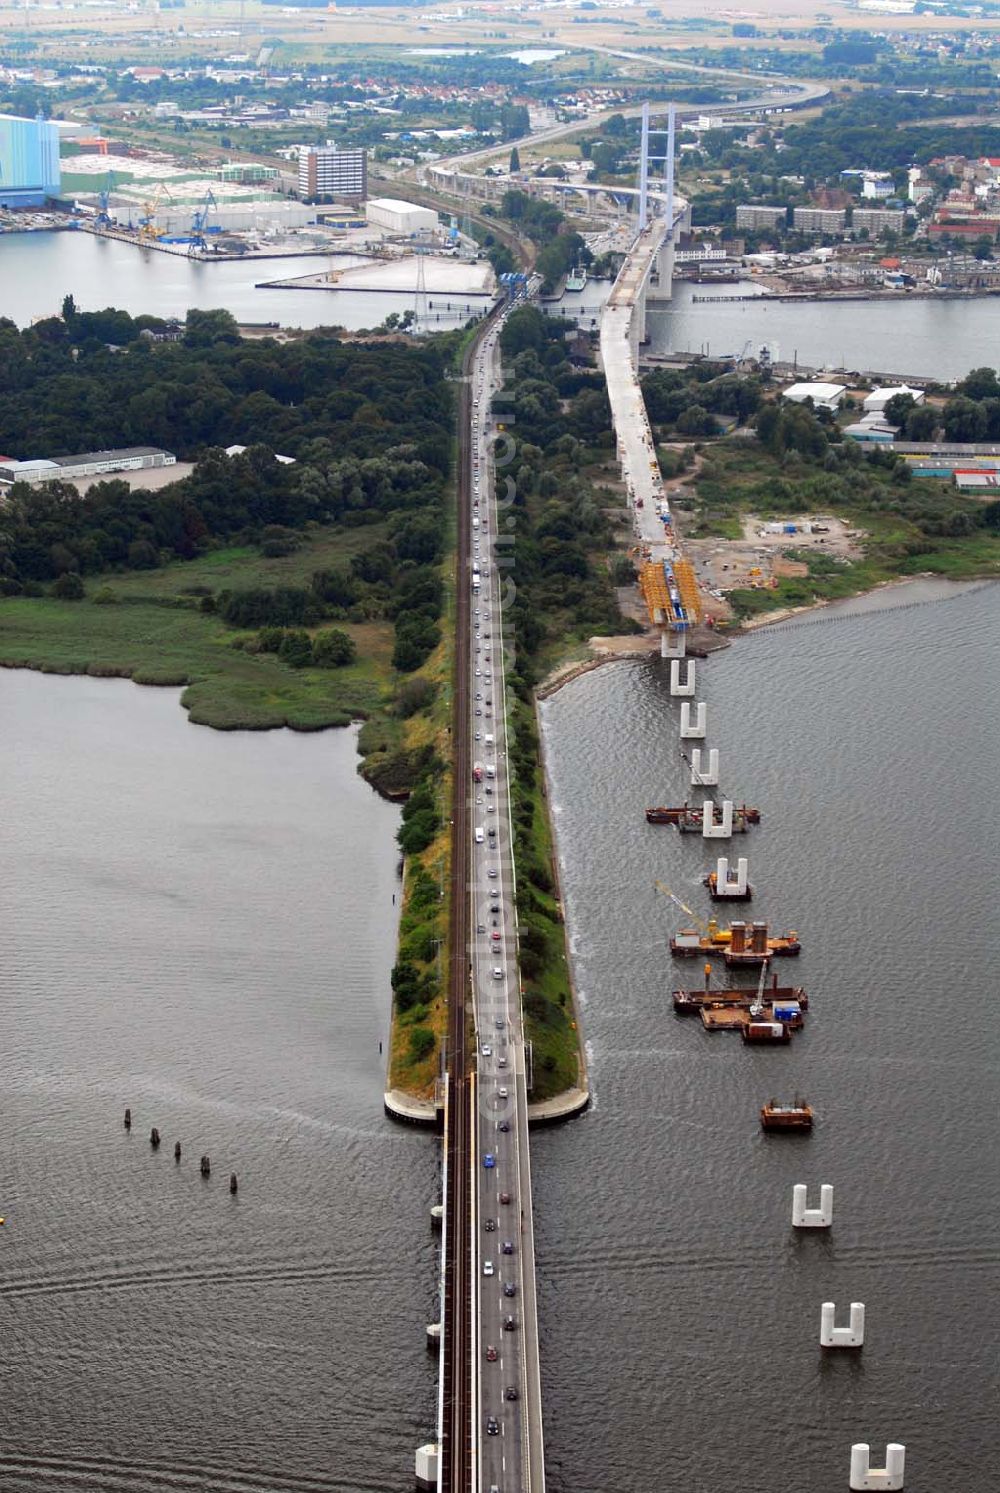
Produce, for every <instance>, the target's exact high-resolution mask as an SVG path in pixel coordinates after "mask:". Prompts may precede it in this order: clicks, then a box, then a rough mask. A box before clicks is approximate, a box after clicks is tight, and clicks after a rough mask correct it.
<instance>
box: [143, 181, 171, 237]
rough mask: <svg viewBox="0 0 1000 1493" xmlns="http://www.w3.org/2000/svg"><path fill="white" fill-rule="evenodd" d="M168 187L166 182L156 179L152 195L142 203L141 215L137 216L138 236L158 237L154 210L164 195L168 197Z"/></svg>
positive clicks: (169, 193)
mask: <svg viewBox="0 0 1000 1493" xmlns="http://www.w3.org/2000/svg"><path fill="white" fill-rule="evenodd" d="M170 196H171V192H170V188H169V187H168V186H167V184H166V182H162V181H158V182H157V183H156V188H155V190H154V192H153V195H152V196H151V197H149V198H147V199H146V201H145V202H144V203H143V204H142V215H141V216H140V218H139V237H140V238H159V236H160V235H159V234H158V233H157V231H156V210H157V208H158V207H159V205H160V203H161V202H162V200H163V198H164V197H170Z"/></svg>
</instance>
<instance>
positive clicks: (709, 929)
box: [654, 881, 720, 938]
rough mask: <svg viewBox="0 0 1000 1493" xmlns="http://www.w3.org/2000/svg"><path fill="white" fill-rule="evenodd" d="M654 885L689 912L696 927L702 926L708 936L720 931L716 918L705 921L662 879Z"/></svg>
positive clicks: (702, 930) (681, 908)
mask: <svg viewBox="0 0 1000 1493" xmlns="http://www.w3.org/2000/svg"><path fill="white" fill-rule="evenodd" d="M654 885H655V887H656V890H657V891H658V892H662V893H663V895H664V896H665V897H669V898H670V900H671V902H673V903H674V904H675V905H676V906H677V907H679V908H680V910H681V912H686V913H687V915H688V917H689V918H690V919H691V921H692V922H693V923H694V925H695V927H696V928H700V930H701V932H702V933H703V934H704V935H705V937H706V938H714V937H715V936H716V934H718V933H719V931H720V930H719V924H718V922H717V920H716V919H715V918H710V919H709V920H708V922H707V923H706V922H704V921H703V919H702V918H700V917H699V916H698V914H697V913H696V912H693V911H692V909H691V908H690V907H688V905H687V903H686V902H682V901H681V899H680V897H678V896H677V895H676V894H675V893H674V892H672V891H671V890H670V888H669V887H668V886H664V884H663V882H662V881H657V882H655V883H654Z"/></svg>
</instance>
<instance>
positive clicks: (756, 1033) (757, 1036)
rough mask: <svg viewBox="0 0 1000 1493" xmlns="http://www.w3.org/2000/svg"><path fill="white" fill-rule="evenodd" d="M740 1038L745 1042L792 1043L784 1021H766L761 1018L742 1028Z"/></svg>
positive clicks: (753, 1019)
mask: <svg viewBox="0 0 1000 1493" xmlns="http://www.w3.org/2000/svg"><path fill="white" fill-rule="evenodd" d="M740 1036H741V1037H742V1038H743V1040H744V1042H790V1041H791V1038H792V1034H791V1032H790V1031H789V1030H788V1027H787V1025H786V1024H785V1023H784V1022H783V1021H764V1020H762V1019H761V1017H759V1016H757V1017H751V1019H750V1020H749V1021H748V1022H747V1023H746V1025H745V1026H742V1027H741V1028H740Z"/></svg>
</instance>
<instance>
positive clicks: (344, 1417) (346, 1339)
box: [0, 670, 438, 1493]
mask: <svg viewBox="0 0 1000 1493" xmlns="http://www.w3.org/2000/svg"><path fill="white" fill-rule="evenodd" d="M0 720H2V723H3V727H2V731H0V784H2V801H3V835H2V839H0V928H2V929H3V957H2V959H0V1033H2V1037H0V1213H2V1214H5V1215H6V1220H7V1221H6V1225H5V1227H4V1228H2V1229H0V1344H2V1351H0V1484H2V1486H3V1487H4V1488H5V1489H8V1488H10V1489H24V1490H30V1493H56V1490H63V1489H66V1488H75V1489H79V1490H81V1493H94V1490H102V1493H103V1490H108V1493H162V1490H164V1489H173V1490H179V1489H191V1490H192V1493H195V1490H209V1493H250V1490H253V1489H257V1490H266V1493H282V1490H289V1493H296V1490H301V1493H311V1490H319V1489H336V1490H344V1493H356V1490H364V1493H368V1490H371V1493H385V1490H387V1489H407V1488H409V1487H410V1486H411V1479H412V1467H413V1451H414V1448H415V1447H416V1446H417V1445H419V1444H420V1442H421V1441H422V1440H424V1439H425V1438H426V1435H427V1432H428V1431H429V1430H430V1429H432V1428H433V1425H434V1417H435V1406H436V1380H435V1377H434V1364H433V1361H432V1360H431V1358H430V1356H429V1355H428V1353H427V1351H426V1348H425V1336H424V1332H425V1324H426V1323H427V1322H428V1321H432V1320H434V1317H435V1315H436V1313H435V1268H436V1258H437V1256H436V1244H435V1240H434V1236H433V1234H432V1231H431V1229H430V1227H429V1219H428V1208H429V1206H430V1204H431V1203H432V1202H433V1201H435V1198H436V1194H437V1191H438V1171H437V1143H436V1141H435V1140H434V1139H433V1138H432V1137H429V1136H424V1135H419V1134H416V1133H411V1132H408V1131H403V1130H400V1129H399V1128H398V1127H396V1126H394V1125H392V1124H390V1122H389V1121H388V1120H386V1119H385V1117H384V1115H383V1113H382V1088H383V1085H382V1062H381V1059H380V1057H379V1054H378V1043H379V1039H380V1038H381V1037H383V1035H384V1030H385V1025H386V1020H387V1016H388V973H389V968H390V966H391V964H392V960H393V945H394V929H395V912H394V909H393V903H392V898H393V894H394V892H395V891H396V890H397V882H396V876H395V861H396V851H395V847H394V843H393V836H394V831H395V828H396V825H397V823H398V813H397V810H396V809H394V808H393V807H392V806H390V805H388V804H386V803H384V802H382V801H381V800H380V799H378V798H377V797H376V796H375V795H374V794H373V793H372V792H371V790H370V789H369V788H368V787H367V786H366V785H365V784H364V783H363V782H362V781H361V779H360V778H359V777H358V776H357V773H356V764H357V756H356V751H355V741H354V733H353V732H351V731H336V732H329V733H326V734H324V735H315V736H302V735H293V734H291V733H288V732H273V733H269V734H233V735H228V734H218V733H215V732H212V731H206V730H200V729H197V728H195V727H192V726H191V725H190V724H189V723H188V721H187V717H186V716H185V714H184V712H183V711H182V710H181V709H180V707H179V705H178V703H177V692H176V691H173V690H171V691H157V690H141V689H138V688H136V687H135V686H134V685H132V684H130V683H128V682H122V681H114V682H112V681H107V680H90V679H54V678H51V677H47V676H43V675H40V674H30V673H11V672H8V671H6V670H4V671H0ZM126 1105H130V1106H131V1108H132V1114H133V1119H134V1128H133V1130H132V1132H131V1134H126V1132H125V1131H124V1129H123V1127H122V1115H123V1112H124V1108H125V1106H126ZM154 1124H155V1125H157V1126H158V1127H159V1129H160V1131H161V1134H162V1136H163V1145H162V1148H161V1149H160V1151H159V1152H158V1153H156V1154H154V1153H153V1152H152V1151H151V1149H150V1145H149V1141H148V1136H149V1130H150V1127H151V1125H154ZM178 1138H179V1139H180V1140H181V1142H182V1146H183V1155H182V1160H181V1163H180V1165H179V1166H177V1165H175V1163H174V1159H173V1147H174V1141H175V1139H178ZM203 1152H207V1153H209V1154H210V1156H211V1159H212V1176H211V1179H210V1180H209V1181H204V1180H202V1179H201V1177H200V1176H199V1175H198V1158H199V1156H200V1155H201V1154H202V1153H203ZM231 1171H235V1172H237V1173H238V1175H239V1182H240V1188H239V1194H238V1197H236V1198H235V1199H234V1198H231V1197H230V1196H229V1189H228V1178H229V1173H230V1172H231Z"/></svg>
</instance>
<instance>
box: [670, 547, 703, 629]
mask: <svg viewBox="0 0 1000 1493" xmlns="http://www.w3.org/2000/svg"><path fill="white" fill-rule="evenodd" d="M674 579H675V580H676V582H677V589H678V591H679V592H680V593H681V603H682V605H683V607H684V610H685V611H686V612H687V614H688V618H689V619H690V621H692V622H700V621H701V592H700V591H699V590H698V582H697V580H696V579H695V574H694V570H693V569H692V566H691V561H690V560H676V561H675V562H674Z"/></svg>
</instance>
